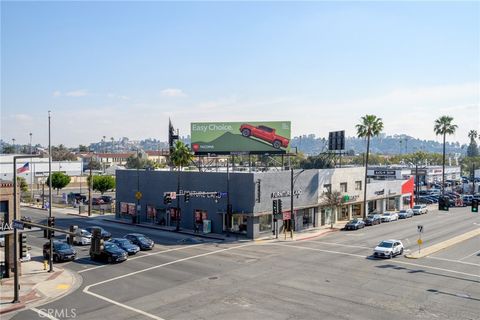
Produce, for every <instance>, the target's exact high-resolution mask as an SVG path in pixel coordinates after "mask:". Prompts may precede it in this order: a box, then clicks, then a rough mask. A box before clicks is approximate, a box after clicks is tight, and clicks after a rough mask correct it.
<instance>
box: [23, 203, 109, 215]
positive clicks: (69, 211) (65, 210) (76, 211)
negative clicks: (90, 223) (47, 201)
mask: <svg viewBox="0 0 480 320" xmlns="http://www.w3.org/2000/svg"><path fill="white" fill-rule="evenodd" d="M20 206H22V207H27V208H32V209H38V210H44V211H47V209H43V208H42V207H41V206H40V205H32V204H30V203H20ZM52 211H55V213H57V212H58V213H62V214H68V215H71V216H77V217H84V218H88V211H86V212H83V213H80V211H79V209H78V208H73V207H67V208H62V207H56V206H53V207H52ZM102 216H114V214H113V213H105V214H100V213H95V212H92V216H91V217H102Z"/></svg>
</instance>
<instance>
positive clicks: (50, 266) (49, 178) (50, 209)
mask: <svg viewBox="0 0 480 320" xmlns="http://www.w3.org/2000/svg"><path fill="white" fill-rule="evenodd" d="M48 191H49V192H48V219H49V220H51V219H52V143H51V132H50V111H48ZM49 252H50V254H49V255H48V264H49V269H48V272H53V237H50V244H49Z"/></svg>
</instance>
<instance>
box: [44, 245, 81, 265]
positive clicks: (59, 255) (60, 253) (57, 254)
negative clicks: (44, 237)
mask: <svg viewBox="0 0 480 320" xmlns="http://www.w3.org/2000/svg"><path fill="white" fill-rule="evenodd" d="M49 256H50V242H47V243H45V244H44V245H43V257H44V258H45V259H48V258H49ZM76 257H77V252H76V251H75V249H73V247H72V246H71V245H69V244H68V243H66V242H62V241H53V261H55V262H60V261H73V260H75V258H76Z"/></svg>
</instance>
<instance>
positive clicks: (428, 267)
mask: <svg viewBox="0 0 480 320" xmlns="http://www.w3.org/2000/svg"><path fill="white" fill-rule="evenodd" d="M263 245H280V246H285V247H292V248H297V249H305V250H314V251H322V252H327V253H333V254H340V255H345V256H352V257H359V258H364V259H365V258H366V256H362V255H360V254H353V253H346V252H339V251H331V250H323V249H315V248H308V247H299V246H294V245H288V244H281V243H263ZM392 263H398V264H405V265H409V266H415V267H422V268H426V269H433V270H439V271H444V272H450V273H455V274H461V275H465V276H470V277H475V278H480V275H477V274H471V273H465V272H460V271H455V270H450V269H444V268H438V267H432V266H426V265H423V264H417V263H411V262H406V261H399V260H396V261H392Z"/></svg>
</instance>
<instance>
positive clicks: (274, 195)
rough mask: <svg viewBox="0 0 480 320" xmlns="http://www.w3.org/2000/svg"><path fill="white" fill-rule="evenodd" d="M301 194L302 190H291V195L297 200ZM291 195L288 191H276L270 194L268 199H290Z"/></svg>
mask: <svg viewBox="0 0 480 320" xmlns="http://www.w3.org/2000/svg"><path fill="white" fill-rule="evenodd" d="M301 194H302V189H299V190H293V195H294V196H296V197H297V198H298V196H299V195H301ZM290 195H291V192H290V190H287V191H277V192H272V194H271V195H270V198H272V199H277V198H286V197H290Z"/></svg>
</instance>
